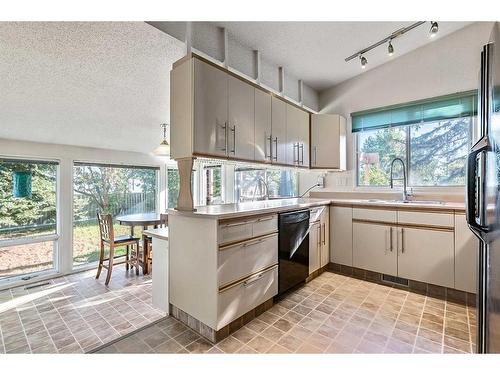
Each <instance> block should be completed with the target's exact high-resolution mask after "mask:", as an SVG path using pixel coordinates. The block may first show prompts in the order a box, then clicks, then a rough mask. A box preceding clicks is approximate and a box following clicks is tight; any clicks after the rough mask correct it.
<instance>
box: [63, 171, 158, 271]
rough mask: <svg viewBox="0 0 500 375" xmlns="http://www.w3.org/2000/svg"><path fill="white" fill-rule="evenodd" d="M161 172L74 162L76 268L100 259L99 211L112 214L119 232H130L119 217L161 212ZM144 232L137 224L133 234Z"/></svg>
mask: <svg viewBox="0 0 500 375" xmlns="http://www.w3.org/2000/svg"><path fill="white" fill-rule="evenodd" d="M158 171H159V169H158V168H151V167H140V166H120V165H104V164H90V163H75V164H74V167H73V266H74V267H81V266H84V265H87V264H89V263H94V262H96V261H97V260H98V256H99V243H100V242H99V238H100V237H99V227H98V225H97V212H98V211H100V212H103V213H110V214H111V215H112V216H113V219H115V221H114V224H115V225H114V230H115V234H116V235H125V234H130V228H129V227H126V226H121V225H118V223H116V217H117V216H120V215H129V214H140V213H151V212H158ZM141 233H142V228H139V227H136V228H135V230H134V235H135V236H138V237H140V236H141ZM117 255H121V254H117Z"/></svg>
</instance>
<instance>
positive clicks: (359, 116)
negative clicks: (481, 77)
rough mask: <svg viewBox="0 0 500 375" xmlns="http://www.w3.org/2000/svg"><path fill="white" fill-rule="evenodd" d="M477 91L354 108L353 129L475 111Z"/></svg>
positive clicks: (454, 115) (463, 114)
mask: <svg viewBox="0 0 500 375" xmlns="http://www.w3.org/2000/svg"><path fill="white" fill-rule="evenodd" d="M476 107H477V94H476V91H468V92H463V93H458V94H452V95H446V96H440V97H437V98H432V99H426V100H419V101H415V102H411V103H406V104H398V105H393V106H388V107H383V108H377V109H371V110H367V111H360V112H353V113H351V118H352V132H353V133H356V132H359V131H363V130H373V129H382V128H388V127H394V126H403V125H409V124H415V123H419V122H430V121H439V120H446V119H451V118H457V117H467V116H474V115H476V114H477V108H476Z"/></svg>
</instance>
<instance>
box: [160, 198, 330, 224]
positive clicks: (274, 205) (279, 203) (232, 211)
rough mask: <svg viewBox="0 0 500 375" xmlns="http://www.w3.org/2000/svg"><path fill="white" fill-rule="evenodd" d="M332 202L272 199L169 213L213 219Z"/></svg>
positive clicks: (287, 209)
mask: <svg viewBox="0 0 500 375" xmlns="http://www.w3.org/2000/svg"><path fill="white" fill-rule="evenodd" d="M330 202H331V199H322V198H290V199H271V200H266V201H255V202H245V203H229V204H218V205H213V206H199V207H196V211H195V212H186V211H176V210H168V214H169V215H183V216H193V217H207V218H213V219H230V218H233V217H241V216H248V215H259V214H266V213H277V212H284V211H291V210H297V209H301V208H309V207H314V206H325V205H329V204H330Z"/></svg>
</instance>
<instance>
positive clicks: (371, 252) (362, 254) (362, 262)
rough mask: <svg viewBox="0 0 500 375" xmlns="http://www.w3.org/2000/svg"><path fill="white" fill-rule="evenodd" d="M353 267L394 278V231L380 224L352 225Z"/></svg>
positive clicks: (395, 260)
mask: <svg viewBox="0 0 500 375" xmlns="http://www.w3.org/2000/svg"><path fill="white" fill-rule="evenodd" d="M352 235H353V240H352V256H353V266H354V267H357V268H362V269H365V270H370V271H375V272H380V273H384V274H387V275H392V276H396V275H397V271H398V258H397V251H396V246H395V245H396V230H395V228H393V227H390V226H387V225H382V224H371V223H361V222H353V223H352Z"/></svg>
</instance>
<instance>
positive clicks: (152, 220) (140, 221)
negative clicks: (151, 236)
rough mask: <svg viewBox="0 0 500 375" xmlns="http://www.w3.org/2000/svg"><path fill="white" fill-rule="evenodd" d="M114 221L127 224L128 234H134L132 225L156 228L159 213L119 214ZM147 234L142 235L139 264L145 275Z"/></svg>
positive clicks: (147, 270)
mask: <svg viewBox="0 0 500 375" xmlns="http://www.w3.org/2000/svg"><path fill="white" fill-rule="evenodd" d="M116 221H118V223H119V224H120V225H127V226H129V227H130V235H131V236H132V237H133V236H134V227H142V228H143V229H148V228H149V227H150V226H153V227H154V228H158V225H160V224H161V218H160V214H157V213H154V212H150V213H141V214H130V215H121V216H117V217H116ZM146 242H147V236H146V235H145V234H143V235H142V249H143V251H142V260H140V262H139V263H140V264H141V265H142V273H143V274H144V275H147V274H148V273H149V265H148V254H147V252H146V246H147V243H146Z"/></svg>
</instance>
